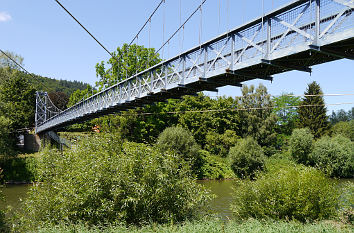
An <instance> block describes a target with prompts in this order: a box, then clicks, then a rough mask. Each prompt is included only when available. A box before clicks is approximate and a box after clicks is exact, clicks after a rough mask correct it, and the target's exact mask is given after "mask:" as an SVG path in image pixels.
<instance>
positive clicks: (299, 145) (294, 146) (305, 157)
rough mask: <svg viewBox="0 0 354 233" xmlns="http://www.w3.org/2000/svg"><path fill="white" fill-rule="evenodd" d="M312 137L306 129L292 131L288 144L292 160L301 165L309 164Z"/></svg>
mask: <svg viewBox="0 0 354 233" xmlns="http://www.w3.org/2000/svg"><path fill="white" fill-rule="evenodd" d="M312 141H313V135H312V133H311V131H310V129H308V128H302V129H294V131H293V133H292V134H291V137H290V140H289V144H290V153H291V155H292V156H293V158H294V159H295V160H296V161H297V162H298V163H302V164H311V163H312V161H311V160H310V158H309V155H310V153H311V151H312Z"/></svg>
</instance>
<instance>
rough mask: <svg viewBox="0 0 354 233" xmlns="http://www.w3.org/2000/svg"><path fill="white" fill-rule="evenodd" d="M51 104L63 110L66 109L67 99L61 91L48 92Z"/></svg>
mask: <svg viewBox="0 0 354 233" xmlns="http://www.w3.org/2000/svg"><path fill="white" fill-rule="evenodd" d="M48 96H49V98H50V100H51V101H52V103H53V104H54V105H55V106H56V107H57V108H59V109H61V110H64V109H66V108H67V105H68V102H69V97H68V96H67V95H66V94H65V93H64V92H61V91H56V92H50V93H49V94H48Z"/></svg>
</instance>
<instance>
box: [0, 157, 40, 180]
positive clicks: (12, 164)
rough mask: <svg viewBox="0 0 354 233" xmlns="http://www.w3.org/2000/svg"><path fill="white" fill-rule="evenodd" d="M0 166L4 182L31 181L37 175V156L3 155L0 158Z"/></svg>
mask: <svg viewBox="0 0 354 233" xmlns="http://www.w3.org/2000/svg"><path fill="white" fill-rule="evenodd" d="M0 167H1V168H3V170H4V172H3V175H4V180H5V181H6V182H8V181H10V182H11V181H15V182H33V181H35V178H36V175H37V158H35V157H4V158H1V159H0Z"/></svg>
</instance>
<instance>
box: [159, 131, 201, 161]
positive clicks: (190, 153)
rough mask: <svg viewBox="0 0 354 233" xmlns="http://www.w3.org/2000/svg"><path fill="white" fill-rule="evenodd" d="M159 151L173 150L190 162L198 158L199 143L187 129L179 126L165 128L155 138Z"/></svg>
mask: <svg viewBox="0 0 354 233" xmlns="http://www.w3.org/2000/svg"><path fill="white" fill-rule="evenodd" d="M157 146H158V147H159V148H160V149H161V151H168V150H170V151H173V152H176V153H178V154H179V155H181V156H182V158H183V159H185V160H186V161H190V162H192V163H194V162H195V160H196V159H197V158H198V151H199V149H200V148H199V145H198V144H197V143H196V141H195V140H194V137H193V135H192V134H191V132H190V131H188V130H187V129H184V128H182V127H180V126H175V127H169V128H166V129H165V130H164V131H163V132H162V133H161V134H160V136H159V138H158V140H157Z"/></svg>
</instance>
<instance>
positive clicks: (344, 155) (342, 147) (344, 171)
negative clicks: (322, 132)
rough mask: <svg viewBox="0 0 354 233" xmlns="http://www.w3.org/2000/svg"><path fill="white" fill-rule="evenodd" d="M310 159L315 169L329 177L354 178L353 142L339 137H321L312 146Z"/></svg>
mask: <svg viewBox="0 0 354 233" xmlns="http://www.w3.org/2000/svg"><path fill="white" fill-rule="evenodd" d="M311 157H312V159H313V161H314V164H315V166H316V167H317V168H319V169H321V170H323V171H324V172H325V173H327V174H328V175H329V176H331V177H347V178H350V177H353V176H354V142H352V141H350V139H348V138H346V137H343V136H341V135H338V136H335V137H333V138H330V137H328V136H327V137H323V138H321V139H319V140H318V141H317V142H315V144H314V149H313V152H312V153H311Z"/></svg>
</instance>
